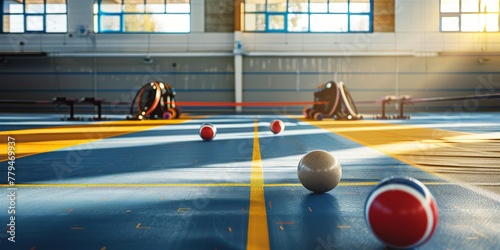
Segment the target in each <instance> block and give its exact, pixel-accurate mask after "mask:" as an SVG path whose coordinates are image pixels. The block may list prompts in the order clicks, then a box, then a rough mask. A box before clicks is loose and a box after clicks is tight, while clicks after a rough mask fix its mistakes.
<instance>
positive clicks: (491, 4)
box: [479, 0, 500, 12]
mask: <svg viewBox="0 0 500 250" xmlns="http://www.w3.org/2000/svg"><path fill="white" fill-rule="evenodd" d="M498 4H499V1H498V0H481V5H480V6H479V11H481V12H499V11H500V9H499V6H498Z"/></svg>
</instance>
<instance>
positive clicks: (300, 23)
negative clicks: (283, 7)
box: [288, 14, 309, 32]
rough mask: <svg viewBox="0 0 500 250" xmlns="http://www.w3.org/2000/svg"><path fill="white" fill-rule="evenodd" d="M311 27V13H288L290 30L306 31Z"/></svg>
mask: <svg viewBox="0 0 500 250" xmlns="http://www.w3.org/2000/svg"><path fill="white" fill-rule="evenodd" d="M308 28H309V15H307V14H288V31H292V32H305V31H307V29H308Z"/></svg>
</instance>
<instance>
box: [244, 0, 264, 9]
mask: <svg viewBox="0 0 500 250" xmlns="http://www.w3.org/2000/svg"><path fill="white" fill-rule="evenodd" d="M245 11H246V12H254V11H266V0H246V1H245Z"/></svg>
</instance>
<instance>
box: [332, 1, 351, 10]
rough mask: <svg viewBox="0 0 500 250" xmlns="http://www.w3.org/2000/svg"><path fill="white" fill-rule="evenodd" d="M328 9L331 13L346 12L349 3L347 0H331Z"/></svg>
mask: <svg viewBox="0 0 500 250" xmlns="http://www.w3.org/2000/svg"><path fill="white" fill-rule="evenodd" d="M328 10H329V11H330V12H332V13H335V12H337V13H339V12H341V13H347V11H348V10H349V4H348V3H347V0H331V1H330V5H329V6H328Z"/></svg>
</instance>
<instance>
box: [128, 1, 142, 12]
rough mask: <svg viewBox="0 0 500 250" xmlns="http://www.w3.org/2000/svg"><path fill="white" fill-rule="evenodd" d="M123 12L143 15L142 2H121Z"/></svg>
mask: <svg viewBox="0 0 500 250" xmlns="http://www.w3.org/2000/svg"><path fill="white" fill-rule="evenodd" d="M123 10H124V12H128V13H137V12H139V13H144V1H142V0H141V1H137V0H123Z"/></svg>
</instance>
